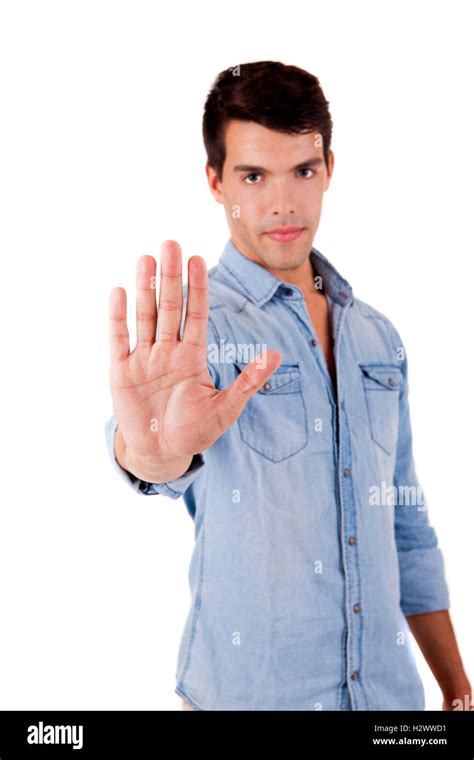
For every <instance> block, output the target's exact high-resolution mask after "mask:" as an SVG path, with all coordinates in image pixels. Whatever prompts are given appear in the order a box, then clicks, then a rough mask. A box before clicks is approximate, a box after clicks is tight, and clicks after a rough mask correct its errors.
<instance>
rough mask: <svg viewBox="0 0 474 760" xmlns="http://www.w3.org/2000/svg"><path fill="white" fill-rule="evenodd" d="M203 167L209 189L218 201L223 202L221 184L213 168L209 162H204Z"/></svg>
mask: <svg viewBox="0 0 474 760" xmlns="http://www.w3.org/2000/svg"><path fill="white" fill-rule="evenodd" d="M205 169H206V177H207V183H208V185H209V190H210V191H211V193H212V195H213V196H214V198H215V199H216V201H217V202H218V203H224V199H223V197H222V184H221V182H219V179H218V177H217V173H216V171H215V169H213V168H212V166H210V165H209V164H206V167H205Z"/></svg>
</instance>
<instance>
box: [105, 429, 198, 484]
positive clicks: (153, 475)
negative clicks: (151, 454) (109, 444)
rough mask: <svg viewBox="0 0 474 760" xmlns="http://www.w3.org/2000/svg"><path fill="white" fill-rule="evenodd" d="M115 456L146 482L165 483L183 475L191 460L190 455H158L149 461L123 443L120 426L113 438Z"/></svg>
mask: <svg viewBox="0 0 474 760" xmlns="http://www.w3.org/2000/svg"><path fill="white" fill-rule="evenodd" d="M114 447H115V456H116V458H117V461H118V463H119V464H120V465H121V466H122V467H123V468H124V470H127V471H128V472H130V473H131V474H132V475H134V476H135V477H136V478H139V479H140V480H144V481H145V482H147V483H166V482H167V481H170V480H175V479H176V478H179V477H181V475H184V473H185V472H186V470H187V469H188V467H189V465H190V464H191V462H192V461H193V457H192V456H185V457H160V458H154V459H153V461H149V460H147V459H146V458H144V457H137V456H136V455H135V454H134V453H133V452H131V451H130V450H129V449H128V448H127V447H126V445H125V441H124V439H123V436H122V433H121V431H120V428H119V427H117V429H116V431H115V439H114Z"/></svg>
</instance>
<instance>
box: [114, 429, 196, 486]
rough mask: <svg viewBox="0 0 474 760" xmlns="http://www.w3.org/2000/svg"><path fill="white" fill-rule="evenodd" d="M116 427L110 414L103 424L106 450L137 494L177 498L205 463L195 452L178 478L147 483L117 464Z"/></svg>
mask: <svg viewBox="0 0 474 760" xmlns="http://www.w3.org/2000/svg"><path fill="white" fill-rule="evenodd" d="M116 428H117V421H116V419H115V415H112V417H111V418H110V419H109V420H107V422H106V424H105V437H106V442H107V450H108V452H109V456H110V459H111V461H112V465H113V467H114V469H115V471H116V472H117V473H118V474H119V475H120V477H121V478H122V479H123V480H125V482H126V483H127V485H128V486H129V487H131V488H132V489H133V490H134V491H135V492H136V493H138V494H143V495H145V496H153V495H156V494H162V495H163V496H169V497H170V498H171V499H179V497H180V496H182V495H183V493H184V492H185V490H186V489H187V488H188V486H190V485H191V483H192V482H193V480H194V479H195V478H196V477H197V476H198V475H199V473H200V471H201V470H202V469H203V467H204V465H205V461H204V457H203V455H202V454H200V453H199V454H195V455H194V456H193V459H192V462H191V464H190V465H189V467H188V469H187V470H186V472H185V473H184V474H183V475H181V476H180V477H179V478H176V479H175V480H168V481H167V482H166V483H147V482H146V481H145V480H140V478H136V477H135V476H134V475H132V473H131V472H128V470H125V469H124V468H123V467H122V465H121V464H119V462H118V460H117V458H116V456H115V445H114V438H115V430H116Z"/></svg>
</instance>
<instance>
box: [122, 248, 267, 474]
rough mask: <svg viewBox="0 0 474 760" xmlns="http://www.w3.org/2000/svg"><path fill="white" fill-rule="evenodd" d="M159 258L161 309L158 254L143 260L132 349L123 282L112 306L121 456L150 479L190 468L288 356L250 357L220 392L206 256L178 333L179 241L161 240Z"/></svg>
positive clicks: (193, 266) (196, 261) (191, 271)
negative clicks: (210, 338)
mask: <svg viewBox="0 0 474 760" xmlns="http://www.w3.org/2000/svg"><path fill="white" fill-rule="evenodd" d="M160 260H161V266H160V290H159V304H158V308H157V304H156V286H155V283H156V261H155V259H154V258H153V257H152V256H142V257H141V258H139V259H138V263H137V299H136V319H137V343H136V346H135V347H134V349H133V351H130V344H129V333H128V327H127V295H126V292H125V290H124V289H123V288H114V289H113V290H112V292H111V295H110V309H109V320H110V355H111V364H110V387H111V392H112V401H113V408H114V414H115V417H116V420H117V423H118V429H117V434H116V454H117V458H118V459H119V461H120V463H121V464H122V465H123V466H125V467H126V469H128V470H129V471H130V472H132V473H133V474H135V475H137V477H142V479H145V480H149V481H150V482H162V480H165V479H166V480H171V479H173V478H175V477H178V476H179V475H180V474H182V473H183V472H185V471H186V469H187V468H188V466H189V464H190V462H191V460H192V457H193V455H194V454H196V453H198V452H202V451H204V450H205V449H207V448H209V447H210V446H211V445H212V444H213V443H214V442H215V441H216V440H217V438H219V437H220V436H221V435H222V434H223V433H224V432H225V431H226V430H227V429H228V428H229V427H230V425H232V423H233V422H235V420H236V419H237V418H238V417H239V415H240V414H241V412H242V411H243V409H244V407H245V404H246V403H247V401H248V400H249V399H250V398H251V397H252V396H253V395H254V394H255V393H256V392H257V391H258V390H259V389H260V388H261V387H262V386H263V385H264V383H265V382H266V381H267V379H268V378H269V377H270V376H271V374H272V373H273V372H274V371H275V369H276V368H277V367H278V366H279V365H280V363H281V361H282V355H281V354H280V353H279V352H278V351H273V350H270V351H267V352H266V359H265V360H264V361H263V362H262V357H259V363H258V364H257V363H256V362H255V361H254V362H251V363H249V365H248V366H247V367H246V368H245V370H244V371H243V372H242V373H240V374H239V376H238V377H237V378H236V380H234V382H232V383H231V384H230V385H229V386H228V387H227V388H226V389H224V390H222V391H219V390H217V389H216V387H215V386H214V384H213V382H212V379H211V376H210V374H209V371H208V369H207V340H206V338H207V323H208V310H209V306H208V278H207V268H206V263H205V261H204V259H203V258H201V257H200V256H192V257H191V258H190V259H189V262H188V293H187V302H186V315H185V322H184V329H183V335H182V339H180V324H181V319H182V312H183V285H182V266H181V249H180V246H179V245H178V243H176V242H175V241H173V240H167V241H166V242H165V243H163V245H162V248H161V256H160ZM157 328H158V329H157ZM130 468H133V469H130ZM158 478H159V479H158Z"/></svg>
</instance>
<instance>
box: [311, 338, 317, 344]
mask: <svg viewBox="0 0 474 760" xmlns="http://www.w3.org/2000/svg"><path fill="white" fill-rule="evenodd" d="M311 345H312V346H317V345H318V341H317V340H316V338H313V340H312V341H311Z"/></svg>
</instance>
